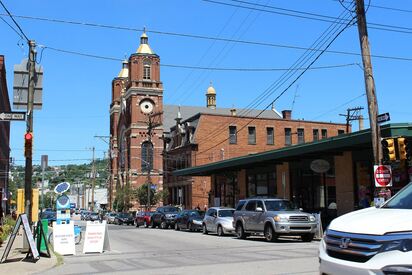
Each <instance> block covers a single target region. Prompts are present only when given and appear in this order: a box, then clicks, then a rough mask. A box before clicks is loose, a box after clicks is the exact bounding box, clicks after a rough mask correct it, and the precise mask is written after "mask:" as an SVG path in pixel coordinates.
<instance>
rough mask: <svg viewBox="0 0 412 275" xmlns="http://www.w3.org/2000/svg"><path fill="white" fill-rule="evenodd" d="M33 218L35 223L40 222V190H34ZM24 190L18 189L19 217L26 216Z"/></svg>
mask: <svg viewBox="0 0 412 275" xmlns="http://www.w3.org/2000/svg"><path fill="white" fill-rule="evenodd" d="M32 203H33V205H32V207H31V217H32V221H33V222H37V221H38V220H39V189H37V188H36V189H33V194H32ZM24 205H25V203H24V189H17V215H20V214H24Z"/></svg>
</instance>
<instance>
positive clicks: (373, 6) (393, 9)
mask: <svg viewBox="0 0 412 275" xmlns="http://www.w3.org/2000/svg"><path fill="white" fill-rule="evenodd" d="M332 1H335V2H341V3H347V2H348V1H345V0H332ZM369 6H370V7H371V8H377V9H384V10H392V11H399V12H406V13H412V10H407V9H399V8H393V7H388V6H380V5H372V4H370V5H369Z"/></svg>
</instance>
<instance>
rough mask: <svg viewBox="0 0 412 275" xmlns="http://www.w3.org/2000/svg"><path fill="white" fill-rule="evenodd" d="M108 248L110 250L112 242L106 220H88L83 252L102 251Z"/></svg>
mask: <svg viewBox="0 0 412 275" xmlns="http://www.w3.org/2000/svg"><path fill="white" fill-rule="evenodd" d="M108 250H110V242H109V232H108V231H107V223H106V221H102V222H99V221H95V222H91V221H88V222H87V225H86V237H85V240H84V245H83V253H102V252H103V251H108Z"/></svg>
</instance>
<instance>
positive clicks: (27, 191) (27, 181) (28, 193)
mask: <svg viewBox="0 0 412 275" xmlns="http://www.w3.org/2000/svg"><path fill="white" fill-rule="evenodd" d="M35 47H36V42H35V41H34V40H30V41H29V61H28V66H29V87H28V88H29V89H28V93H27V122H26V133H32V132H33V101H34V86H35V81H36V68H35V65H36V62H35V61H36V50H35ZM25 151H26V150H25ZM25 155H26V156H25V157H26V167H25V174H24V198H25V199H24V200H25V205H24V212H25V213H26V214H27V218H28V220H29V224H31V222H32V211H31V210H32V209H31V208H32V204H33V202H32V195H33V190H32V173H33V163H32V160H33V151H32V148H30V150H29V152H26V154H25Z"/></svg>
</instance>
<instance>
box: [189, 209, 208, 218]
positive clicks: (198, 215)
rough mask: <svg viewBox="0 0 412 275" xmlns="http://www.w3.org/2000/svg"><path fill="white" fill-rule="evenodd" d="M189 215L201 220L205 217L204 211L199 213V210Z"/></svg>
mask: <svg viewBox="0 0 412 275" xmlns="http://www.w3.org/2000/svg"><path fill="white" fill-rule="evenodd" d="M189 215H190V216H191V217H196V218H203V217H204V216H205V211H199V210H195V211H191V212H190V213H189Z"/></svg>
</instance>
